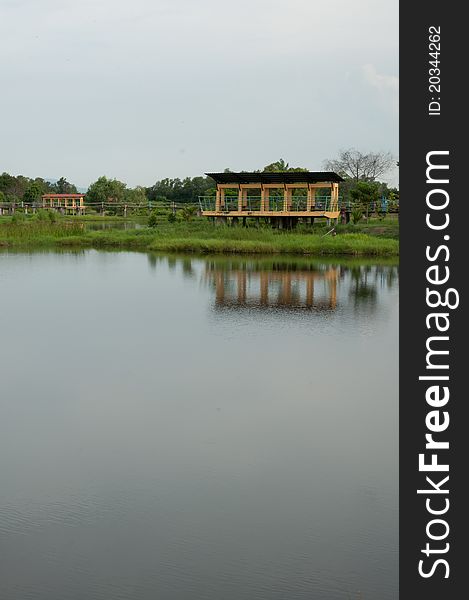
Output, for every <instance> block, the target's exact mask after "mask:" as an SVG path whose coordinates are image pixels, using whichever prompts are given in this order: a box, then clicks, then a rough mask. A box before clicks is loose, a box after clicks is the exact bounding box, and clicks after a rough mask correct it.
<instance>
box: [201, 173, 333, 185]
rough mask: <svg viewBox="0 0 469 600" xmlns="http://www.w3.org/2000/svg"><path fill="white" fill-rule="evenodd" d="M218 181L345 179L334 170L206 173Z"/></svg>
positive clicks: (308, 181) (274, 181) (257, 181)
mask: <svg viewBox="0 0 469 600" xmlns="http://www.w3.org/2000/svg"><path fill="white" fill-rule="evenodd" d="M205 175H208V176H209V177H211V178H212V179H214V180H215V182H216V183H226V184H228V183H233V184H239V183H278V184H280V185H282V184H284V183H322V182H324V183H339V182H340V181H344V179H343V178H342V177H341V176H340V175H337V173H334V172H333V171H276V172H262V173H258V172H256V173H248V172H244V171H243V172H241V173H231V172H228V173H225V172H224V173H205Z"/></svg>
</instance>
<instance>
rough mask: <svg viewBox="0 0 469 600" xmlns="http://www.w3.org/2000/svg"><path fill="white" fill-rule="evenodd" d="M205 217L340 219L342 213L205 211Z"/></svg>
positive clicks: (320, 211)
mask: <svg viewBox="0 0 469 600" xmlns="http://www.w3.org/2000/svg"><path fill="white" fill-rule="evenodd" d="M201 214H202V216H203V217H238V218H239V217H262V218H265V217H300V218H304V217H323V218H324V217H325V218H326V219H338V218H339V216H340V211H338V210H334V211H328V210H302V211H292V210H288V211H282V210H281V211H273V210H230V211H216V210H203V211H202V213H201Z"/></svg>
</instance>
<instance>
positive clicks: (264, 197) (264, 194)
mask: <svg viewBox="0 0 469 600" xmlns="http://www.w3.org/2000/svg"><path fill="white" fill-rule="evenodd" d="M268 210H269V189H268V188H265V187H264V186H262V188H261V212H265V211H268Z"/></svg>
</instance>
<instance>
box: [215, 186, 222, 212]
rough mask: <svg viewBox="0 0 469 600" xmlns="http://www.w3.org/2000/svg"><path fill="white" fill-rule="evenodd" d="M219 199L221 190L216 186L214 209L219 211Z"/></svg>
mask: <svg viewBox="0 0 469 600" xmlns="http://www.w3.org/2000/svg"><path fill="white" fill-rule="evenodd" d="M220 199H221V192H220V190H219V188H218V187H217V195H216V197H215V211H216V212H219V211H220Z"/></svg>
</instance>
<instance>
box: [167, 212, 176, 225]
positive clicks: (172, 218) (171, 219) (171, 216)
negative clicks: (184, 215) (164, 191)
mask: <svg viewBox="0 0 469 600" xmlns="http://www.w3.org/2000/svg"><path fill="white" fill-rule="evenodd" d="M176 221H177V217H176V213H173V212H170V213H169V215H168V223H176Z"/></svg>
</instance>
